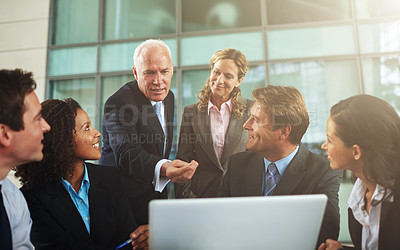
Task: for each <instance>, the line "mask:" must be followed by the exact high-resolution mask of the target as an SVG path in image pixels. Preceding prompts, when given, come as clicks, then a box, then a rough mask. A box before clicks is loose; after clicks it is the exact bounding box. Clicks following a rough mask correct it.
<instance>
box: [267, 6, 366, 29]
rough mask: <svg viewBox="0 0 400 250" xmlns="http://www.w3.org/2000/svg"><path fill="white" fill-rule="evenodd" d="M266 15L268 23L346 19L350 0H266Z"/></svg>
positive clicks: (349, 13) (349, 16) (348, 15)
mask: <svg viewBox="0 0 400 250" xmlns="http://www.w3.org/2000/svg"><path fill="white" fill-rule="evenodd" d="M363 1H364V0H363ZM267 16H268V24H269V25H271V24H288V23H304V22H318V21H328V20H348V19H350V18H351V11H350V1H348V0H335V1H321V0H298V1H293V0H267Z"/></svg>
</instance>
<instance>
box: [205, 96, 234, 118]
mask: <svg viewBox="0 0 400 250" xmlns="http://www.w3.org/2000/svg"><path fill="white" fill-rule="evenodd" d="M224 106H226V107H228V111H229V112H232V99H229V100H228V101H226V102H224V103H222V105H221V110H222V109H223V108H224ZM213 107H215V108H216V109H217V110H218V108H217V106H215V105H214V104H213V103H212V102H211V98H210V100H208V107H207V111H208V113H207V114H208V115H210V110H211V109H212V108H213Z"/></svg>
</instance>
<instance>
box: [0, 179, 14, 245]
mask: <svg viewBox="0 0 400 250" xmlns="http://www.w3.org/2000/svg"><path fill="white" fill-rule="evenodd" d="M0 249H4V250H8V249H10V250H11V249H12V241H11V228H10V222H9V221H8V217H7V212H6V209H5V207H4V204H3V195H2V194H1V185H0Z"/></svg>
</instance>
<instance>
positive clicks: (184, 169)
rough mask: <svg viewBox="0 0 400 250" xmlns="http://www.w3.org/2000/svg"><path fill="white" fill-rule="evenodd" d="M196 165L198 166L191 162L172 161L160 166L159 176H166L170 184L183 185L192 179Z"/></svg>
mask: <svg viewBox="0 0 400 250" xmlns="http://www.w3.org/2000/svg"><path fill="white" fill-rule="evenodd" d="M198 165H199V164H198V163H197V162H196V161H193V160H192V161H191V162H190V163H187V162H184V161H181V160H173V161H170V162H166V163H164V164H163V165H162V166H161V171H160V174H161V176H166V177H167V178H168V179H170V180H171V181H172V182H175V183H184V182H186V181H188V180H190V179H192V177H193V175H194V172H196V169H197V166H198Z"/></svg>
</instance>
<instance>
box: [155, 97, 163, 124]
mask: <svg viewBox="0 0 400 250" xmlns="http://www.w3.org/2000/svg"><path fill="white" fill-rule="evenodd" d="M154 106H155V110H156V115H157V118H158V120H159V121H160V124H161V127H163V124H164V123H163V118H162V115H161V102H156V105H154Z"/></svg>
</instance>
